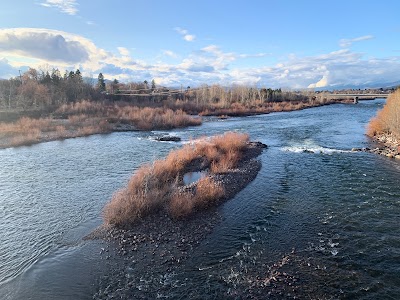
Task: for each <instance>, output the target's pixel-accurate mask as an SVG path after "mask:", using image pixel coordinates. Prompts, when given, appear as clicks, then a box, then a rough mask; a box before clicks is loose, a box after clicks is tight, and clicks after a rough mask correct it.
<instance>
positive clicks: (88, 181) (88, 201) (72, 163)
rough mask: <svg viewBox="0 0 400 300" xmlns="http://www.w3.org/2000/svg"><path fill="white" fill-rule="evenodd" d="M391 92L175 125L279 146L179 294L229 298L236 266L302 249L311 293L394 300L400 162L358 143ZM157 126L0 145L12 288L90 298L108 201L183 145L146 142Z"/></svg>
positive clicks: (190, 267)
mask: <svg viewBox="0 0 400 300" xmlns="http://www.w3.org/2000/svg"><path fill="white" fill-rule="evenodd" d="M383 103H384V100H375V101H361V102H360V104H358V105H342V104H338V105H330V106H325V107H319V108H313V109H307V110H303V111H297V112H289V113H273V114H269V115H261V116H253V117H245V118H230V119H227V120H216V119H213V118H210V119H209V120H208V121H207V122H204V124H203V125H202V126H200V127H192V128H188V129H184V130H182V129H180V130H173V131H172V132H170V133H171V134H173V135H177V136H180V137H181V138H182V143H185V142H187V141H189V140H191V139H193V138H197V137H201V136H204V135H213V134H218V133H222V132H225V131H228V130H237V131H240V132H248V133H249V134H250V136H251V139H252V140H259V141H261V142H263V143H266V144H267V145H268V146H269V148H268V149H267V150H265V151H264V152H263V154H262V155H261V157H260V158H261V160H262V165H263V166H262V169H261V171H260V173H259V174H258V176H257V178H256V179H255V180H254V181H253V182H252V183H251V184H250V185H249V186H248V187H247V188H245V189H244V190H243V191H241V192H240V193H239V194H238V195H237V196H236V197H235V198H234V199H232V200H230V201H228V202H226V203H225V204H224V205H222V206H221V207H220V212H221V214H222V216H223V221H222V222H221V224H219V225H218V226H217V227H216V228H215V230H214V231H213V233H212V234H211V235H210V236H209V237H208V238H207V240H206V241H205V242H204V243H203V244H202V245H201V246H200V247H199V248H198V249H196V251H195V252H196V253H195V254H196V255H194V256H193V257H192V258H191V259H189V260H188V261H187V262H186V263H185V265H184V266H183V268H182V272H181V273H180V274H179V276H177V278H176V280H178V281H179V280H181V281H182V282H183V281H184V282H185V285H180V288H175V289H174V290H173V291H171V295H170V296H171V297H183V296H184V295H191V296H192V297H193V298H204V297H206V296H205V295H209V298H210V299H215V298H218V297H219V298H220V297H221V295H224V294H221V293H223V292H221V291H222V290H224V288H223V287H222V285H224V284H228V285H229V284H232V282H231V281H232V278H234V276H233V275H232V274H236V273H240V272H242V271H243V268H245V269H246V270H247V272H248V273H247V274H246V276H248V277H249V278H250V277H252V276H253V275H254V274H255V273H257V274H258V275H261V276H262V275H263V269H262V268H263V267H265V266H268V265H271V264H273V263H275V262H277V261H280V260H281V259H282V257H284V256H285V255H288V254H290V253H292V252H294V253H295V254H293V255H291V260H292V262H293V266H292V269H289V271H293V272H294V270H295V271H296V274H298V275H299V276H300V278H307V280H308V281H307V280H303V282H302V283H301V285H302V287H303V289H304V290H305V291H310V293H313V292H316V291H317V292H318V293H320V294H319V295H321V298H324V297H325V298H330V297H333V298H362V299H376V298H380V299H382V298H386V299H397V296H398V295H399V294H400V242H399V236H400V228H399V226H398V223H399V217H400V184H399V183H400V176H399V175H400V163H399V162H398V161H395V160H390V159H386V158H383V157H379V156H376V155H374V154H370V153H359V152H357V153H352V152H350V151H349V150H350V149H351V148H353V147H356V148H362V147H368V146H371V145H370V144H369V141H368V139H367V138H366V137H365V135H364V132H365V125H366V123H367V122H368V120H369V119H370V118H371V117H372V116H373V115H375V113H376V111H377V110H378V109H379V108H381V107H382V105H383ZM154 134H161V132H153V133H146V132H141V133H137V132H128V133H113V134H110V135H96V136H91V137H88V138H77V139H71V140H66V141H63V142H49V143H43V144H40V145H34V146H31V147H22V148H16V149H5V150H0V162H1V166H2V169H1V172H0V220H1V221H0V256H1V261H2V264H1V265H0V294H1V295H6V296H5V297H3V298H5V299H21V298H30V299H42V298H57V299H71V298H82V299H84V298H88V299H89V298H91V295H92V294H93V293H94V291H95V289H96V282H97V280H98V278H99V277H101V276H102V274H104V273H105V272H107V270H108V268H109V265H108V264H107V263H108V262H107V261H105V260H102V259H100V255H98V254H99V252H100V251H101V248H102V247H104V245H103V244H102V243H101V242H92V241H83V240H82V237H83V236H84V235H85V234H87V233H89V232H90V231H91V230H93V228H95V227H96V226H97V225H98V224H100V222H101V219H100V217H99V216H100V214H101V208H102V207H103V205H104V203H105V202H106V201H108V199H109V198H110V197H111V195H112V193H113V192H114V191H115V190H117V189H118V188H120V187H122V186H123V185H124V184H125V183H126V182H127V180H128V178H129V177H130V175H131V173H132V172H134V170H135V169H137V168H138V166H139V165H140V164H142V163H144V162H149V161H152V160H154V159H155V158H158V157H162V156H165V155H166V154H167V153H168V152H169V151H170V150H171V149H173V148H176V147H179V146H180V145H181V144H182V143H168V142H162V143H161V142H156V141H153V140H151V138H150V139H149V137H151V136H153V135H154ZM304 150H306V151H304ZM311 152H312V153H311ZM293 250H294V251H293ZM264 273H265V272H264ZM242 275H243V274H242ZM239 277H240V276H239ZM239 277H237V278H239ZM235 278H236V277H235ZM221 279H222V280H221ZM237 280H238V282H237V283H238V284H240V281H239V279H237ZM311 281H312V282H311ZM221 282H222V283H221ZM33 287H34V288H33ZM28 295H29V297H28ZM315 295H317V296H315V297H316V298H318V294H315Z"/></svg>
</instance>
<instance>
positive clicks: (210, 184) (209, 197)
mask: <svg viewBox="0 0 400 300" xmlns="http://www.w3.org/2000/svg"><path fill="white" fill-rule="evenodd" d="M224 195H225V190H224V188H223V187H222V186H221V185H220V184H218V183H217V182H216V181H215V180H214V179H212V178H211V177H210V176H207V177H203V178H201V179H200V180H199V181H198V182H197V185H196V194H195V196H194V198H193V201H194V204H195V206H196V208H207V207H210V206H212V205H213V204H214V203H215V202H216V201H218V200H219V199H221V198H222V197H223V196H224Z"/></svg>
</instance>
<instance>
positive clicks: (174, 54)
mask: <svg viewBox="0 0 400 300" xmlns="http://www.w3.org/2000/svg"><path fill="white" fill-rule="evenodd" d="M162 53H163V54H164V55H166V56H169V57H173V58H176V57H177V55H176V53H175V52H173V51H171V50H163V51H162Z"/></svg>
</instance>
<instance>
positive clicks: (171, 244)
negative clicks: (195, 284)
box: [86, 142, 266, 299]
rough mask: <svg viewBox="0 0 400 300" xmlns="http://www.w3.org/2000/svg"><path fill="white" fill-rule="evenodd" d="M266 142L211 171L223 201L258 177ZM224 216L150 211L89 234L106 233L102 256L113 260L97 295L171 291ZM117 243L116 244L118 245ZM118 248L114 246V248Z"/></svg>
mask: <svg viewBox="0 0 400 300" xmlns="http://www.w3.org/2000/svg"><path fill="white" fill-rule="evenodd" d="M264 148H266V145H264V144H262V143H259V142H251V143H249V147H248V149H247V151H246V152H245V153H244V155H243V157H242V160H241V161H240V164H239V166H238V167H237V168H236V169H234V170H230V171H229V172H226V173H222V174H215V175H212V176H213V178H214V179H215V180H216V181H217V182H219V183H220V184H221V185H222V186H224V187H225V191H226V193H225V196H224V198H223V199H221V200H220V201H226V200H228V199H231V198H232V197H234V195H236V194H237V193H238V192H239V191H241V190H242V189H243V188H245V187H246V186H247V185H248V184H249V183H250V182H251V181H252V180H254V179H255V178H256V176H257V174H258V172H259V170H260V169H261V162H260V160H258V159H257V157H258V156H259V155H260V154H261V153H262V151H263V149H264ZM220 220H221V216H220V215H219V213H218V210H217V209H216V208H215V207H211V208H209V209H208V210H206V211H199V212H196V213H195V214H194V215H191V216H190V217H189V218H186V219H184V220H173V219H171V218H170V217H169V216H168V215H167V214H166V213H165V211H160V212H159V213H157V214H153V215H150V216H147V217H146V218H144V219H142V220H140V221H139V222H137V223H135V224H134V225H132V226H131V227H130V228H124V229H120V228H116V227H111V226H108V227H106V226H103V227H100V228H98V229H96V230H95V231H94V232H93V233H91V234H90V235H89V236H87V237H86V239H98V238H101V239H104V240H106V241H108V242H109V243H108V247H106V248H104V249H102V252H101V253H100V255H101V257H102V258H103V259H110V260H115V266H116V268H115V270H114V271H113V272H111V274H110V275H108V276H105V277H103V278H101V279H100V282H99V284H98V292H97V293H96V294H95V295H94V296H93V298H94V299H156V298H157V297H158V298H160V297H167V295H168V294H170V293H171V289H172V288H173V287H174V284H177V283H176V282H175V281H174V280H172V277H174V276H175V275H174V274H176V273H177V272H178V270H179V269H180V268H182V265H183V264H184V262H185V261H186V260H187V258H189V257H190V256H191V254H192V253H193V251H194V249H196V248H197V247H198V246H199V245H200V244H201V242H202V241H203V240H204V239H205V238H206V237H207V236H208V235H209V234H210V233H211V232H212V230H213V228H214V227H215V225H216V224H218V223H219V221H220ZM115 248H116V249H115ZM115 250H116V251H115Z"/></svg>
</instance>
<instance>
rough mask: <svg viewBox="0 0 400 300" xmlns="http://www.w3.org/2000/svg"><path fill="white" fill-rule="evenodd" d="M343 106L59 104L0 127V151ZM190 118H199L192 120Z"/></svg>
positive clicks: (305, 102) (177, 102)
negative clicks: (209, 120)
mask: <svg viewBox="0 0 400 300" xmlns="http://www.w3.org/2000/svg"><path fill="white" fill-rule="evenodd" d="M347 102H348V101H347V100H327V99H325V98H321V99H311V100H291V101H281V102H268V101H260V100H247V101H246V102H244V103H241V102H233V103H228V102H218V103H212V102H207V103H199V104H196V103H195V102H193V101H189V100H186V101H182V100H171V99H169V100H167V101H165V102H162V103H154V102H143V103H141V104H140V106H137V105H135V106H133V105H132V104H130V103H126V102H117V103H112V102H94V101H87V100H83V101H80V102H75V103H70V104H63V105H61V106H60V107H58V108H57V109H56V110H53V111H52V112H49V111H43V112H42V114H47V117H42V118H30V117H22V118H20V119H19V120H17V121H15V122H8V123H6V122H1V123H0V148H7V147H16V146H21V145H30V144H35V143H40V142H45V141H51V140H60V139H67V138H73V137H80V136H87V135H91V134H98V133H109V132H113V131H129V130H159V129H164V130H168V129H173V128H179V127H187V126H197V125H200V124H201V123H202V120H201V116H218V117H221V116H222V117H227V116H249V115H256V114H267V113H271V112H283V111H295V110H301V109H305V108H311V107H318V106H322V105H329V104H334V103H347ZM37 113H38V112H37ZM14 114H15V112H14ZM191 114H196V115H199V116H197V117H193V116H191ZM39 115H40V114H39Z"/></svg>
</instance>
